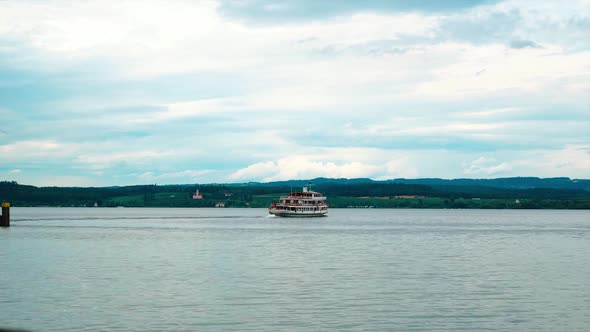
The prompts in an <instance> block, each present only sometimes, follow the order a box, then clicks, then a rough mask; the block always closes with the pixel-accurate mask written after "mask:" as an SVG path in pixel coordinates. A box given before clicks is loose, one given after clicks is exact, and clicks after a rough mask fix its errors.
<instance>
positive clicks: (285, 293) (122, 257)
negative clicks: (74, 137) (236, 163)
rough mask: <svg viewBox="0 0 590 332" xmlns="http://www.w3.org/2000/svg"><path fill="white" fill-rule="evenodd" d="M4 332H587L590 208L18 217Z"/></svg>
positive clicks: (4, 290) (37, 211)
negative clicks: (16, 331)
mask: <svg viewBox="0 0 590 332" xmlns="http://www.w3.org/2000/svg"><path fill="white" fill-rule="evenodd" d="M11 215H12V225H13V227H11V228H10V229H0V327H14V328H24V329H28V330H32V331H107V330H109V331H197V330H199V331H231V330H235V331H248V330H249V331H318V330H339V331H346V330H353V331H357V330H367V331H385V330H399V331H420V330H424V331H438V330H449V331H457V330H467V331H474V330H493V331H519V330H520V331H523V330H527V331H556V330H559V331H590V211H498V210H496V211H489V210H376V209H366V210H354V209H342V210H338V209H332V210H330V213H329V216H328V217H325V218H311V219H282V218H272V217H268V216H267V215H266V211H265V210H263V209H129V208H119V209H98V208H86V209H77V208H72V209H69V208H12V209H11Z"/></svg>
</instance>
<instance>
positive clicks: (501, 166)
mask: <svg viewBox="0 0 590 332" xmlns="http://www.w3.org/2000/svg"><path fill="white" fill-rule="evenodd" d="M463 166H464V168H463V172H464V173H465V174H466V175H469V176H484V177H489V176H496V175H498V174H502V173H506V172H508V171H510V170H511V169H512V167H511V166H510V165H509V164H508V163H506V162H501V163H498V162H497V161H496V159H495V158H488V157H479V158H477V159H475V160H473V161H472V162H471V163H465V164H464V165H463Z"/></svg>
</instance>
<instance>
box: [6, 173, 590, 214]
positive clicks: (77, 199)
mask: <svg viewBox="0 0 590 332" xmlns="http://www.w3.org/2000/svg"><path fill="white" fill-rule="evenodd" d="M309 182H310V180H290V181H277V182H268V183H258V182H249V183H235V184H181V185H153V184H152V185H134V186H120V187H101V188H94V187H91V188H80V187H35V186H31V185H21V184H18V183H16V182H14V181H12V182H9V181H3V182H0V201H7V202H11V203H13V204H14V206H130V207H131V206H133V207H148V206H149V207H211V206H215V204H216V203H217V202H224V203H225V206H227V207H230V206H231V207H265V206H268V204H269V203H270V201H271V200H273V199H276V198H278V196H279V195H282V194H284V193H287V192H289V191H290V190H300V189H301V187H303V186H305V185H308V184H309ZM311 182H312V189H313V190H317V191H320V192H322V193H324V194H325V195H326V196H328V197H329V200H330V204H331V206H332V207H347V206H363V205H365V206H366V205H374V206H378V207H419V208H428V207H436V208H441V207H444V208H480V207H484V208H486V207H487V208H568V209H569V208H576V209H580V208H581V209H588V208H590V180H571V179H569V178H549V179H541V178H533V177H526V178H522V177H518V178H502V179H454V180H445V179H393V180H385V181H375V180H371V179H367V178H359V179H330V178H316V179H312V180H311ZM197 188H199V190H200V191H201V192H202V193H204V198H203V199H202V200H194V199H192V194H193V193H194V192H195V190H196V189H197ZM396 196H407V197H412V199H416V202H410V201H406V202H394V200H395V197H396ZM422 198H429V199H426V200H422ZM367 199H368V200H370V199H373V201H366V200H367ZM375 199H378V201H375ZM384 199H385V200H387V201H384ZM433 199H434V200H433ZM456 200H459V201H460V202H458V201H456ZM461 200H482V201H481V203H477V204H476V203H473V202H472V203H469V204H466V203H465V202H462V201H461ZM483 200H504V201H503V202H484V201H483ZM517 200H525V201H523V202H522V203H518V202H516V201H517ZM398 203H399V204H398ZM406 203H407V204H406ZM515 204H516V205H515Z"/></svg>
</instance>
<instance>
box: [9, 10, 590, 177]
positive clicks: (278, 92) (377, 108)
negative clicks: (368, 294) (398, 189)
mask: <svg viewBox="0 0 590 332" xmlns="http://www.w3.org/2000/svg"><path fill="white" fill-rule="evenodd" d="M318 176H325V177H348V178H352V177H370V178H373V179H390V178H399V177H405V178H416V177H443V178H458V177H467V178H490V177H507V176H540V177H552V176H569V177H572V178H589V177H590V0H568V1H552V0H548V1H543V0H507V1H494V0H447V1H438V0H423V1H413V0H366V1H355V0H342V1H316V0H272V1H271V0H252V1H248V0H245V1H223V0H222V1H218V2H215V1H161V2H160V1H128V2H127V1H112V2H108V1H103V0H101V1H57V2H51V1H13V0H8V1H0V180H16V181H18V182H20V183H25V184H33V185H59V186H65V185H73V186H107V185H126V184H143V183H158V184H165V183H210V182H242V181H273V180H281V179H295V178H297V179H306V178H314V177H318Z"/></svg>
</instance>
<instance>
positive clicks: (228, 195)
mask: <svg viewBox="0 0 590 332" xmlns="http://www.w3.org/2000/svg"><path fill="white" fill-rule="evenodd" d="M223 194H224V195H225V197H231V196H233V195H234V194H233V193H223Z"/></svg>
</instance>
